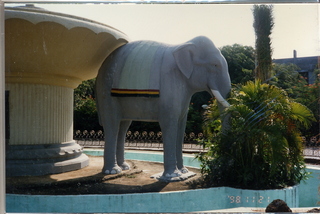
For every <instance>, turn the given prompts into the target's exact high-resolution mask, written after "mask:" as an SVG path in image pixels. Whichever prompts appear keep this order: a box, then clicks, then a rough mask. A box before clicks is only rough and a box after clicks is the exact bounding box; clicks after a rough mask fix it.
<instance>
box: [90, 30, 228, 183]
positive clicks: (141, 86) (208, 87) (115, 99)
mask: <svg viewBox="0 0 320 214" xmlns="http://www.w3.org/2000/svg"><path fill="white" fill-rule="evenodd" d="M230 89H231V82H230V77H229V73H228V66H227V62H226V60H225V58H224V57H223V56H222V54H221V52H220V51H219V49H217V48H216V47H215V45H214V44H213V42H212V41H211V40H210V39H208V38H207V37H204V36H199V37H196V38H194V39H192V40H190V41H188V42H186V43H183V44H180V45H167V44H163V43H158V42H153V41H135V42H129V43H127V44H125V45H123V46H121V47H120V48H118V49H117V50H115V51H114V52H113V53H111V55H109V56H108V57H107V58H106V59H105V61H104V62H103V64H102V66H101V68H100V69H99V72H98V76H97V79H96V98H97V109H98V114H99V122H100V124H101V125H102V126H103V128H104V133H105V148H104V167H103V173H105V174H116V173H120V172H121V171H122V170H126V169H129V165H128V164H127V163H126V162H125V160H124V142H125V136H126V132H127V130H128V128H129V126H130V124H131V122H132V121H149V122H159V125H160V128H161V131H162V136H163V148H164V160H163V162H164V172H163V174H162V176H161V178H162V179H163V180H167V181H170V180H172V179H174V178H176V177H180V176H182V175H183V174H185V173H188V169H187V168H186V167H185V166H184V165H183V159H182V146H183V139H184V132H185V127H186V121H187V114H188V107H189V103H190V100H191V96H192V95H193V94H194V93H196V92H200V91H208V92H209V93H210V94H211V95H213V96H214V97H215V98H216V99H217V100H218V103H219V107H221V109H223V108H227V107H228V106H229V104H228V102H227V101H226V100H225V98H226V97H227V95H228V93H229V92H230Z"/></svg>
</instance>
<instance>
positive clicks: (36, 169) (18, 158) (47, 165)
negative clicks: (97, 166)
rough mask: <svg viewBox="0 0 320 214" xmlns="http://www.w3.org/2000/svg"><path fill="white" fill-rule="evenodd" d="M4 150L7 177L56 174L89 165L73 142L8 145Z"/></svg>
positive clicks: (86, 157)
mask: <svg viewBox="0 0 320 214" xmlns="http://www.w3.org/2000/svg"><path fill="white" fill-rule="evenodd" d="M6 150H7V151H6V175H7V176H28V175H30V176H37V175H46V174H56V173H62V172H67V171H72V170H77V169H81V168H83V167H86V166H88V164H89V158H88V156H87V155H85V154H83V153H82V148H81V146H80V145H79V144H77V143H75V141H70V142H66V143H62V144H52V145H14V146H12V145H11V146H10V145H9V146H7V149H6Z"/></svg>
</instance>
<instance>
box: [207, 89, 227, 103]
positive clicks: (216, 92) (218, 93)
mask: <svg viewBox="0 0 320 214" xmlns="http://www.w3.org/2000/svg"><path fill="white" fill-rule="evenodd" d="M211 92H212V94H213V96H215V98H216V99H217V100H218V102H219V103H220V104H221V105H222V106H223V107H225V108H228V107H229V106H230V104H229V103H228V101H226V100H225V99H224V98H223V97H222V95H221V94H220V92H219V91H218V90H212V89H211Z"/></svg>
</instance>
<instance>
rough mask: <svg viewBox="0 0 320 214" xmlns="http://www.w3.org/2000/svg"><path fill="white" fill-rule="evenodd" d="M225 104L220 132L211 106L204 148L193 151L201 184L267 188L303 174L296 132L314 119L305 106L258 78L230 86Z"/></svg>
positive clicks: (295, 181)
mask: <svg viewBox="0 0 320 214" xmlns="http://www.w3.org/2000/svg"><path fill="white" fill-rule="evenodd" d="M229 103H230V104H231V106H230V107H229V108H228V109H226V110H225V111H224V112H223V115H222V116H226V115H229V121H228V124H229V125H228V127H229V128H228V129H227V130H226V131H224V132H221V120H220V119H219V118H220V114H219V111H218V107H217V104H216V103H214V104H212V105H211V106H210V108H209V110H208V111H207V113H206V121H205V134H206V135H207V137H208V138H207V140H205V141H203V142H202V144H203V145H204V146H205V147H206V148H207V149H208V152H207V153H202V154H199V155H198V159H199V160H200V161H201V163H202V167H201V171H202V174H203V177H204V183H205V185H206V186H231V187H237V188H247V189H273V188H283V187H286V186H292V185H295V184H298V183H300V181H301V180H304V179H306V178H307V172H306V170H305V164H304V159H303V156H302V149H303V148H302V139H301V136H300V128H307V127H308V126H310V124H311V123H312V121H314V116H313V114H312V112H311V111H310V110H309V109H308V108H307V107H305V106H304V105H302V104H300V103H297V102H294V101H293V100H292V99H290V98H289V97H288V96H287V94H286V92H285V91H284V90H283V89H280V88H278V87H275V86H272V85H269V84H261V82H260V81H255V82H252V81H250V82H247V83H246V84H244V85H240V86H238V87H237V88H235V89H233V91H232V94H231V98H230V99H229Z"/></svg>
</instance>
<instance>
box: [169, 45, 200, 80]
mask: <svg viewBox="0 0 320 214" xmlns="http://www.w3.org/2000/svg"><path fill="white" fill-rule="evenodd" d="M195 48H196V47H195V45H194V44H192V43H187V44H183V45H181V46H179V47H177V48H176V49H175V50H174V51H173V56H174V59H175V61H176V63H177V66H178V67H179V69H180V71H181V72H182V73H183V74H184V75H185V76H186V77H187V78H188V79H189V78H190V76H191V74H192V72H193V69H194V52H195Z"/></svg>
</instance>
